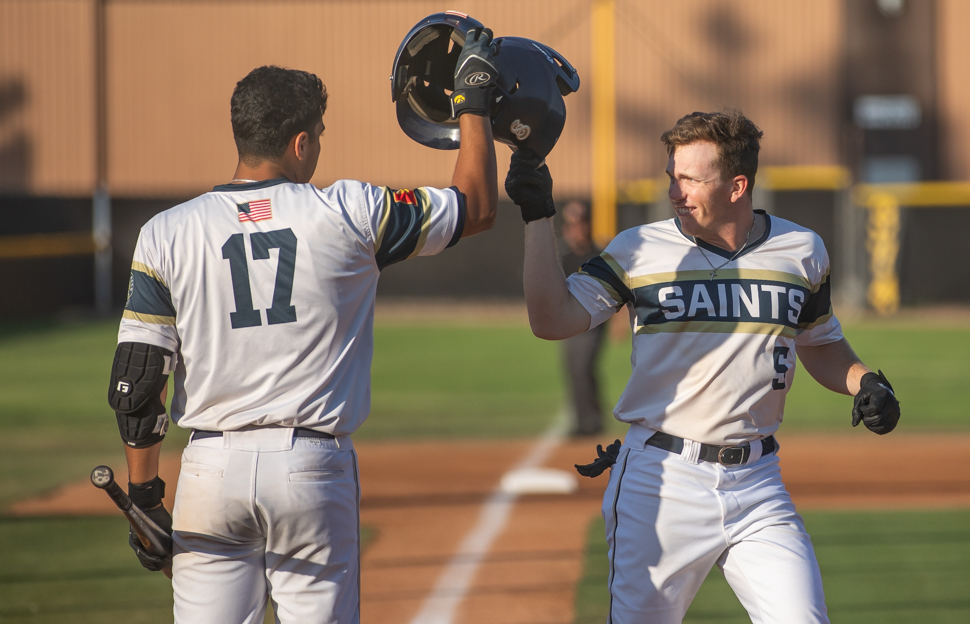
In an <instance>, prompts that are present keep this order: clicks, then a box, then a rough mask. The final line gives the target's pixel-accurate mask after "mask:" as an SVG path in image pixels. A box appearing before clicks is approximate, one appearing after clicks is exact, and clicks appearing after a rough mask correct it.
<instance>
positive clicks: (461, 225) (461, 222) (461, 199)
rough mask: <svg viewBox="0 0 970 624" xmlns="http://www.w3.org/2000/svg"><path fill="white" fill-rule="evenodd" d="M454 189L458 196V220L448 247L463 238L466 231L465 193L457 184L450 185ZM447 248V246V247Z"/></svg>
mask: <svg viewBox="0 0 970 624" xmlns="http://www.w3.org/2000/svg"><path fill="white" fill-rule="evenodd" d="M448 188H450V189H451V190H452V191H454V192H455V197H457V198H458V222H457V225H455V233H454V234H452V235H451V240H450V241H448V247H453V246H454V245H455V243H457V242H458V241H459V240H460V239H461V235H462V233H463V232H464V231H465V201H466V200H465V194H464V193H462V192H461V191H459V190H458V187H457V186H449V187H448ZM445 249H447V247H446V248H445Z"/></svg>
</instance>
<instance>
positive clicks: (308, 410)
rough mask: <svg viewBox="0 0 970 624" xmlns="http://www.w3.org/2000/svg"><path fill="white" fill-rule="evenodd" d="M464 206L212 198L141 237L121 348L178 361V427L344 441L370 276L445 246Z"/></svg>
mask: <svg viewBox="0 0 970 624" xmlns="http://www.w3.org/2000/svg"><path fill="white" fill-rule="evenodd" d="M463 202H464V198H463V196H462V195H461V194H460V193H458V191H457V190H456V189H453V188H452V189H444V190H440V189H434V188H427V187H425V188H416V189H414V190H407V189H404V190H393V189H389V188H386V187H379V186H371V185H369V184H365V183H362V182H356V181H349V180H342V181H339V182H337V183H335V184H334V185H333V186H330V187H329V188H325V189H318V188H316V187H314V186H312V185H310V184H294V183H291V182H289V181H288V180H286V179H283V178H280V179H276V180H267V181H263V182H258V183H253V184H238V185H223V186H217V187H215V188H214V189H213V190H212V192H209V193H206V194H205V195H202V196H200V197H197V198H195V199H193V200H191V201H189V202H186V203H184V204H181V205H179V206H176V207H175V208H172V209H171V210H167V211H165V212H162V213H160V214H158V215H156V216H155V217H154V218H153V219H152V220H150V221H149V222H148V223H147V224H145V226H144V227H143V228H142V230H141V233H140V235H139V237H138V243H137V246H136V248H135V254H134V260H133V262H132V269H131V281H130V283H129V288H128V301H127V303H126V305H125V311H124V316H123V318H122V321H121V328H120V331H119V333H118V341H119V342H142V343H148V344H153V345H157V346H159V347H163V348H165V349H169V350H171V351H173V352H175V353H176V354H177V364H176V366H175V371H174V375H175V377H174V380H175V393H174V396H173V400H172V419H173V421H175V422H176V423H177V424H179V425H180V426H182V427H187V428H194V429H207V430H220V431H232V430H237V429H241V428H243V427H247V426H267V425H280V426H286V427H309V428H312V429H316V430H319V431H324V432H327V433H331V434H334V435H347V434H350V433H353V432H354V431H355V430H356V429H357V428H358V427H359V426H360V424H361V423H362V422H363V421H364V419H365V418H366V417H367V414H368V412H369V411H370V366H371V360H372V356H373V346H374V339H373V325H374V298H375V293H376V288H377V279H378V276H379V275H380V272H381V269H383V268H384V267H386V266H388V265H390V264H393V263H395V262H399V261H401V260H405V259H407V258H412V257H414V256H424V255H431V254H436V253H438V252H440V251H442V250H443V249H445V248H446V247H450V246H451V245H454V244H455V243H456V242H457V241H458V239H459V238H460V237H461V233H462V230H463V227H464V219H465V208H464V203H463Z"/></svg>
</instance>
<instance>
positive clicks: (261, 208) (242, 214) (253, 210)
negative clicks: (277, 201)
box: [236, 199, 273, 221]
mask: <svg viewBox="0 0 970 624" xmlns="http://www.w3.org/2000/svg"><path fill="white" fill-rule="evenodd" d="M236 211H237V212H238V213H239V220H240V221H265V220H266V219H272V218H273V206H272V205H271V204H270V201H269V200H268V199H257V200H254V201H251V202H246V203H243V204H236Z"/></svg>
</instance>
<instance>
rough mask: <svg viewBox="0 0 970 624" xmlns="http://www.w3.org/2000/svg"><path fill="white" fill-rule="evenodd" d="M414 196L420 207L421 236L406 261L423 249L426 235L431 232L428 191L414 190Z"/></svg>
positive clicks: (430, 204)
mask: <svg viewBox="0 0 970 624" xmlns="http://www.w3.org/2000/svg"><path fill="white" fill-rule="evenodd" d="M414 196H415V198H416V199H417V200H418V205H419V206H421V210H422V214H421V234H420V236H419V237H418V242H417V244H416V245H415V246H414V251H412V252H411V255H410V256H408V259H411V258H414V257H416V256H417V255H418V254H420V253H421V250H422V249H424V244H425V243H427V242H428V233H429V232H430V231H431V208H432V203H431V196H430V195H429V194H428V191H427V190H425V189H423V188H416V189H414Z"/></svg>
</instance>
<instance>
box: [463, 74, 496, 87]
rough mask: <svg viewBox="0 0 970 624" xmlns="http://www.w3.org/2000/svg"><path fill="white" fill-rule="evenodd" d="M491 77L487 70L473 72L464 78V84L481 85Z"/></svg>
mask: <svg viewBox="0 0 970 624" xmlns="http://www.w3.org/2000/svg"><path fill="white" fill-rule="evenodd" d="M491 79H492V76H491V74H489V73H488V72H475V73H474V74H472V75H471V76H469V77H467V78H465V84H466V85H468V86H470V87H477V86H478V85H483V84H485V83H486V82H488V81H489V80H491Z"/></svg>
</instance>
